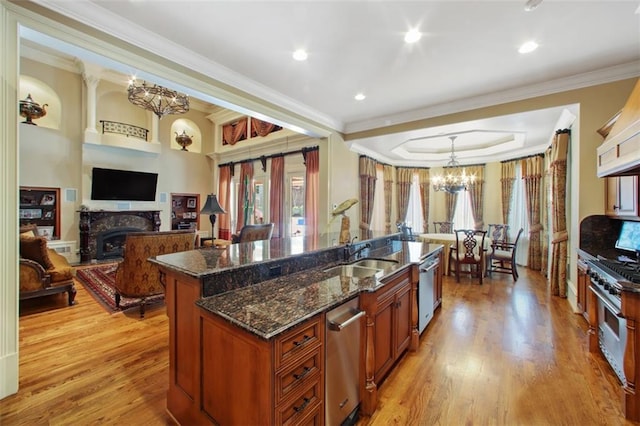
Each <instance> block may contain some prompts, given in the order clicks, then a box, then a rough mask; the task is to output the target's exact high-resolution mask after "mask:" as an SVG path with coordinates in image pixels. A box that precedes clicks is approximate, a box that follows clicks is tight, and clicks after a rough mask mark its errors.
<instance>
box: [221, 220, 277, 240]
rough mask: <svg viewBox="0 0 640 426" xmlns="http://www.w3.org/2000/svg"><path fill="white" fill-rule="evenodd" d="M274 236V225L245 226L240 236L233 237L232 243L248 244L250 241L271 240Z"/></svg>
mask: <svg viewBox="0 0 640 426" xmlns="http://www.w3.org/2000/svg"><path fill="white" fill-rule="evenodd" d="M272 234H273V223H265V224H259V225H245V226H243V227H242V229H241V230H240V233H239V234H238V235H232V236H231V238H232V239H231V242H233V243H246V242H248V241H260V240H270V239H271V235H272Z"/></svg>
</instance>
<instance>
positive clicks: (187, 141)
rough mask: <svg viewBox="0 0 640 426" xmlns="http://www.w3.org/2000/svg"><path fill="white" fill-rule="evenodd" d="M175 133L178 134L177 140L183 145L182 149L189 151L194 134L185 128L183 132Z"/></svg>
mask: <svg viewBox="0 0 640 426" xmlns="http://www.w3.org/2000/svg"><path fill="white" fill-rule="evenodd" d="M174 133H175V134H176V142H177V143H178V145H180V146H181V147H182V151H188V149H187V147H188V146H189V145H191V143H193V140H192V139H191V138H192V137H193V136H189V135H187V132H186V131H185V130H183V131H182V133H181V134H178V132H174Z"/></svg>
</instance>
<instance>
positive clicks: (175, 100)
mask: <svg viewBox="0 0 640 426" xmlns="http://www.w3.org/2000/svg"><path fill="white" fill-rule="evenodd" d="M127 93H128V96H127V97H128V99H129V102H131V103H132V104H134V105H137V106H139V107H142V108H144V109H146V110H149V111H152V112H153V113H154V114H155V115H157V116H158V118H159V119H160V118H162V117H164V116H165V115H169V114H184V113H185V112H187V111H189V96H187V95H185V94H183V93H178V92H177V91H175V90H171V89H167V88H166V87H162V86H159V85H157V84H153V85H152V84H147V82H146V81H142V82H139V81H138V80H136V79H135V78H131V80H129V87H128V88H127Z"/></svg>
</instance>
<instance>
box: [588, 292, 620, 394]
mask: <svg viewBox="0 0 640 426" xmlns="http://www.w3.org/2000/svg"><path fill="white" fill-rule="evenodd" d="M589 288H590V290H591V291H592V292H594V293H595V295H596V296H597V298H598V308H597V309H598V311H597V312H598V344H599V346H600V350H601V351H602V354H603V355H604V357H605V358H606V359H607V361H609V364H610V365H611V367H612V368H613V371H614V372H615V373H616V375H617V376H618V378H619V379H620V381H621V382H622V384H625V383H626V381H625V376H624V348H625V346H626V344H627V321H626V320H625V319H624V318H623V317H622V312H621V311H620V309H619V308H617V307H616V306H615V305H613V304H612V303H611V302H610V301H609V299H608V298H607V296H605V295H603V294H602V291H601V290H600V289H599V288H598V287H596V286H595V285H594V284H592V285H590V286H589Z"/></svg>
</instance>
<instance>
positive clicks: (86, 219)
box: [80, 210, 160, 262]
mask: <svg viewBox="0 0 640 426" xmlns="http://www.w3.org/2000/svg"><path fill="white" fill-rule="evenodd" d="M125 228H127V229H135V230H136V231H159V230H160V210H115V211H108V210H83V211H80V262H90V261H91V260H92V259H98V257H97V254H98V236H99V235H101V238H102V242H101V246H102V249H101V250H102V252H101V255H104V234H105V233H106V232H107V231H112V230H113V231H118V230H120V231H119V232H121V231H122V230H123V229H125ZM127 232H131V231H130V230H129V231H127ZM109 238H110V240H111V241H109V240H108V241H107V243H109V244H110V246H109V248H110V249H113V250H116V249H117V248H116V247H115V246H116V245H117V244H118V242H117V241H114V240H118V239H122V240H123V242H122V243H119V244H120V246H122V245H123V244H124V235H120V236H118V235H117V234H115V235H112V236H109ZM108 251H110V250H108ZM116 253H118V251H117V250H116V251H115V252H114V253H113V254H112V257H120V256H122V250H121V247H120V251H119V254H116Z"/></svg>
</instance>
